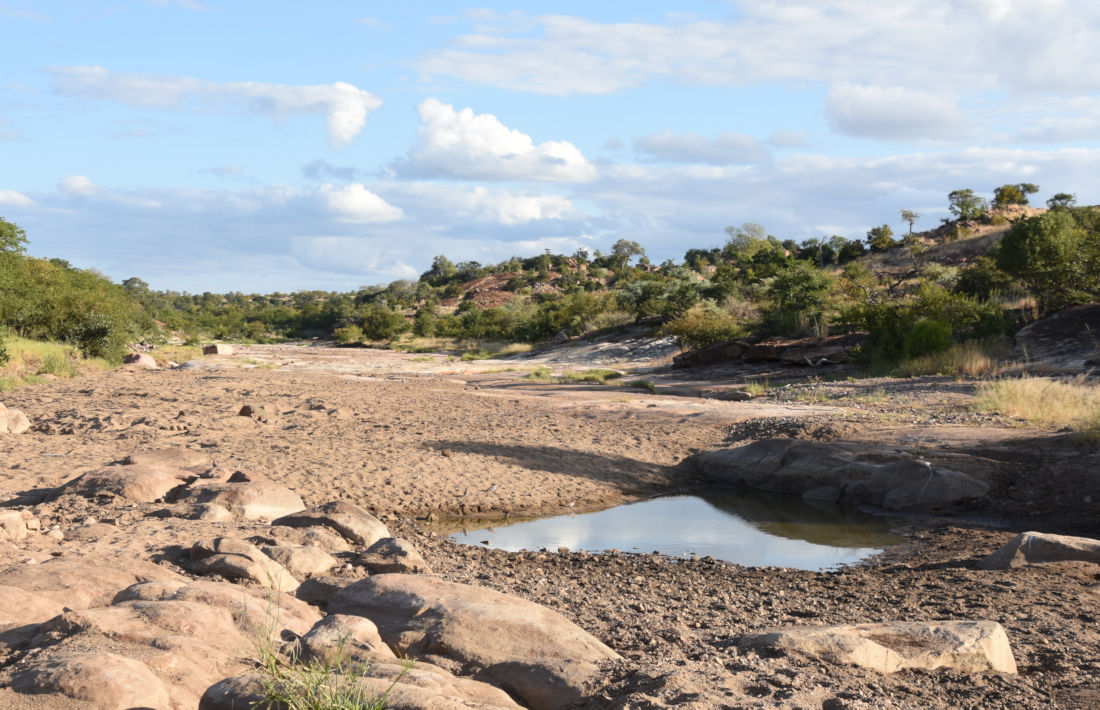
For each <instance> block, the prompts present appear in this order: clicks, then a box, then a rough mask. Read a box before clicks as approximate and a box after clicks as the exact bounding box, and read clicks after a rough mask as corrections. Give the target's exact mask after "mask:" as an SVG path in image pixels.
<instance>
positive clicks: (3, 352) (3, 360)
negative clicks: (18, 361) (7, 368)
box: [0, 333, 11, 367]
mask: <svg viewBox="0 0 1100 710" xmlns="http://www.w3.org/2000/svg"><path fill="white" fill-rule="evenodd" d="M9 362H11V353H9V352H8V346H7V344H6V343H5V342H4V334H3V333H0V367H3V366H4V365H7V364H8V363H9Z"/></svg>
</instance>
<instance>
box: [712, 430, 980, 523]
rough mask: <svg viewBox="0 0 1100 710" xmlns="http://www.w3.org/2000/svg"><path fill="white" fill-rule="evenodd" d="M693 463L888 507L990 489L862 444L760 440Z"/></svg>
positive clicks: (767, 483) (789, 488)
mask: <svg viewBox="0 0 1100 710" xmlns="http://www.w3.org/2000/svg"><path fill="white" fill-rule="evenodd" d="M697 463H698V465H699V467H700V469H701V470H702V472H703V474H704V476H705V477H706V478H708V479H709V480H710V481H711V482H712V483H716V484H719V485H744V486H748V487H750V488H756V489H759V490H763V491H771V492H774V493H786V494H793V495H801V496H802V497H803V498H807V499H811V500H829V501H836V502H841V503H850V504H853V505H865V504H870V505H875V506H879V507H881V508H886V509H889V510H901V509H907V508H931V507H936V506H943V505H946V504H949V503H955V502H957V501H961V500H967V499H972V498H979V497H981V496H983V495H985V494H986V493H987V492H988V491H989V486H988V485H987V484H985V483H983V482H981V481H978V480H977V479H974V478H972V477H970V476H967V475H966V474H963V473H959V472H957V471H952V470H950V469H946V468H936V467H933V466H932V465H931V464H928V463H925V462H923V461H919V460H917V459H915V458H913V457H911V456H908V455H906V454H903V453H900V452H898V451H894V450H891V449H885V448H881V447H874V446H867V445H863V444H846V443H841V442H827V443H826V442H814V441H800V440H797V439H762V440H760V441H756V442H754V443H752V444H748V445H746V446H740V447H737V448H733V449H722V450H718V451H711V452H707V453H704V454H701V455H699V457H698V458H697Z"/></svg>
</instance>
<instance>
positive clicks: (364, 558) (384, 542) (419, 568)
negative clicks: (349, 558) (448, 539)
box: [355, 537, 432, 574]
mask: <svg viewBox="0 0 1100 710" xmlns="http://www.w3.org/2000/svg"><path fill="white" fill-rule="evenodd" d="M355 564H357V565H360V566H362V567H366V568H367V570H368V571H369V572H371V573H373V574H383V573H386V572H409V573H411V574H431V573H432V571H431V569H429V568H428V563H427V562H425V561H424V558H423V557H421V556H420V552H418V551H417V549H416V548H415V547H413V544H412V543H411V542H409V541H408V540H406V539H405V538H402V537H384V538H382V539H381V540H379V541H378V542H376V543H374V544H373V545H371V546H370V547H368V548H367V551H366V552H364V553H363V554H362V555H360V556H359V557H358V559H356V560H355Z"/></svg>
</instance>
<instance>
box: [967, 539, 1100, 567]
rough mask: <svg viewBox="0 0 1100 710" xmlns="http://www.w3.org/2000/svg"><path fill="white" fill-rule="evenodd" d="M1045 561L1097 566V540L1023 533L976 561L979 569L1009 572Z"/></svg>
mask: <svg viewBox="0 0 1100 710" xmlns="http://www.w3.org/2000/svg"><path fill="white" fill-rule="evenodd" d="M1047 562H1092V563H1093V564H1100V540H1093V539H1092V538H1087V537H1071V536H1069V535H1051V534H1049V533H1040V532H1023V533H1020V534H1019V535H1017V536H1016V537H1014V538H1012V539H1011V540H1009V541H1008V542H1006V543H1005V544H1004V545H1003V546H1002V547H1000V548H999V549H998V550H997V551H996V552H994V553H993V554H991V555H989V556H988V557H985V558H984V559H982V560H980V561H979V562H978V565H977V566H978V569H987V570H993V569H1010V568H1012V567H1021V566H1023V565H1037V564H1043V563H1047Z"/></svg>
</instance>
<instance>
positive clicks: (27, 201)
mask: <svg viewBox="0 0 1100 710" xmlns="http://www.w3.org/2000/svg"><path fill="white" fill-rule="evenodd" d="M33 204H34V200H32V199H31V198H29V197H27V196H26V195H24V194H23V193H22V192H16V191H15V190H4V189H0V205H8V206H11V207H30V206H31V205H33Z"/></svg>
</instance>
